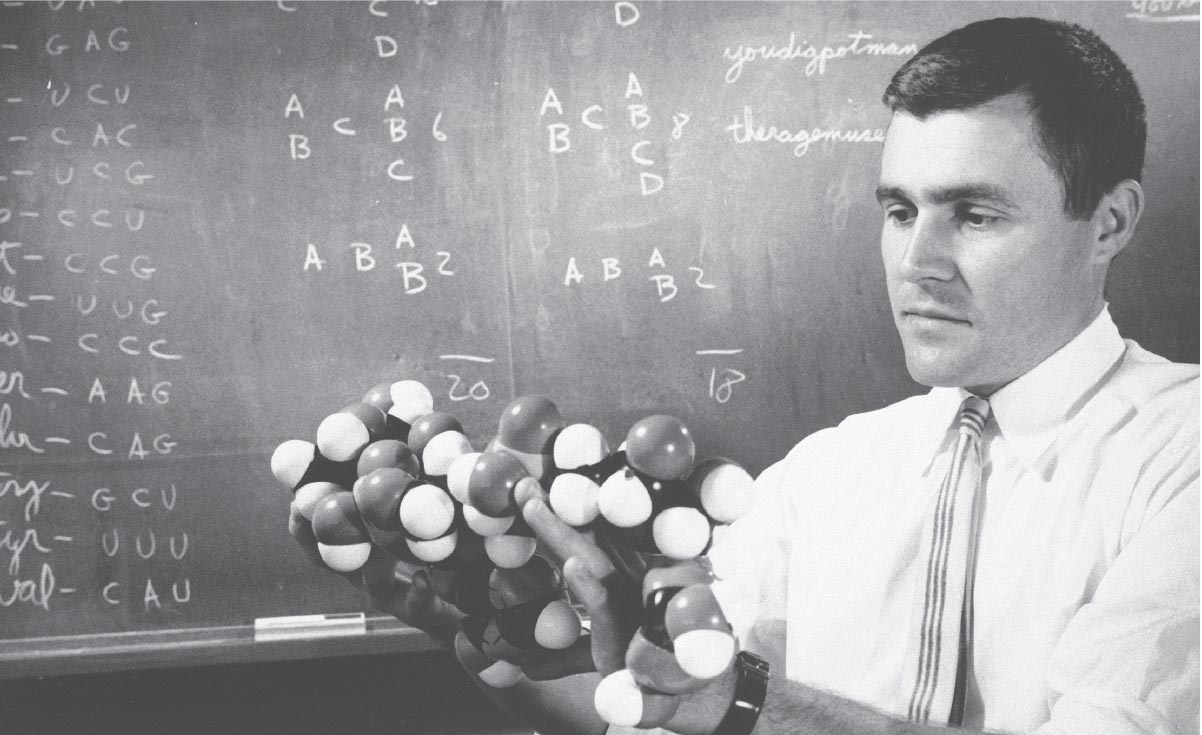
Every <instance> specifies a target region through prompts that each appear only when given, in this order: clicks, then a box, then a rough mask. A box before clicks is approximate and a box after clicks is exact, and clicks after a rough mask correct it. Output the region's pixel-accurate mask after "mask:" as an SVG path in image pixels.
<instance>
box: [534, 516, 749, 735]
mask: <svg viewBox="0 0 1202 735" xmlns="http://www.w3.org/2000/svg"><path fill="white" fill-rule="evenodd" d="M523 517H524V518H525V520H526V522H527V524H528V525H529V526H530V528H531V529H533V530H534V532H535V533H536V534H538V537H539V539H540V540H541V541H542V542H543V543H544V545H545V548H546V550H547V551H548V553H550V554H551V555H552V556H554V557H556V558H558V559H560V560H562V562H563V568H564V576H565V578H566V579H567V582H568V586H569V589H570V590H571V591H572V594H573V596H574V597H575V599H576V600H577V601H578V602H579V603H581V604H582V605H583V606H584V607H585V609H586V610H587V612H588V617H589V620H590V622H591V641H592V654H593V662H594V663H595V664H596V667H597V671H598V673H600V674H601V675H602V676H603V677H605V678H604V679H603V680H602V684H601V686H599V687H598V692H597V698H598V699H606V698H608V699H609V705H606V704H605V703H603V702H599V704H601V705H602V708H603V709H610V708H611V706H612V707H613V708H615V709H617V710H621V711H623V712H624V713H630V712H634V713H637V714H636V716H634V717H630V716H629V714H624V715H623V716H622V717H621V718H617V717H615V718H613V719H627V718H628V721H626V722H624V723H616V724H630V725H638V726H639V727H657V726H665V727H669V728H671V729H673V730H674V731H677V732H681V733H699V734H708V733H710V732H712V731H713V730H714V728H715V727H717V725H718V722H720V721H721V718H722V716H723V714H724V713H725V711H726V708H727V707H728V706H729V704H730V701H731V699H732V697H733V687H734V676H733V670H731V669H729V667H728V669H727V670H725V671H723V672H722V673H721V674H719V675H718V676H716V677H713V678H711V679H708V680H703V679H696V678H692V677H688V676H687V675H684V676H682V672H680V671H679V669H678V668H677V667H676V666H675V663H674V661H673V662H672V663H670V664H667V663H665V658H663V657H657V656H655V655H652V656H647V655H642V653H641V652H640V650H639V649H640V647H641V646H642V645H645V642H646V640H645V637H643V635H642V633H639V636H638V637H636V632H638V631H639V627H640V624H641V623H642V622H643V618H644V613H643V605H642V602H641V601H640V599H639V597H640V591H641V589H642V582H643V579H642V578H640V577H641V576H642V575H644V573H645V572H646V568H645V567H642V566H641V565H638V564H637V560H635V559H632V558H629V557H626V556H616V558H617V559H618V561H619V565H620V566H621V569H619V565H615V564H614V559H613V558H611V556H609V555H607V554H606V553H605V552H604V551H603V550H602V549H601V547H600V546H598V545H597V543H595V542H594V541H593V540H592V539H590V538H589V537H588V536H587V535H585V534H584V533H582V532H580V531H577V530H575V529H573V528H571V527H570V526H568V525H567V524H566V523H564V522H563V521H562V520H561V519H560V518H558V517H557V516H556V515H555V514H554V513H552V512H551V510H550V508H548V506H547V504H546V502H545V501H544V499H543V498H541V497H539V496H537V495H536V496H533V497H530V498H528V499H526V502H525V504H524V506H523ZM627 562H633V563H627ZM638 641H642V643H639V642H638ZM661 650H662V649H661ZM663 653H664V654H665V656H666V657H667V658H671V654H670V653H668V652H667V651H666V650H665V651H663ZM632 665H633V667H634V668H631V666H632ZM668 692H672V693H668ZM607 714H610V715H611V717H612V713H607V712H602V715H603V716H606V715H607Z"/></svg>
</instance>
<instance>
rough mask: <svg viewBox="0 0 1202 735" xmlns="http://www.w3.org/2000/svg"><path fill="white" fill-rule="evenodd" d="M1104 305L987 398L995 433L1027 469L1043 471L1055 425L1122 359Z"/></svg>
mask: <svg viewBox="0 0 1202 735" xmlns="http://www.w3.org/2000/svg"><path fill="white" fill-rule="evenodd" d="M1125 350H1126V345H1125V344H1124V342H1123V338H1122V337H1121V336H1120V335H1119V330H1118V327H1116V326H1115V325H1114V321H1113V320H1112V319H1111V318H1110V309H1109V307H1107V306H1103V307H1102V311H1101V313H1099V314H1098V316H1097V317H1095V318H1094V320H1093V322H1091V323H1090V325H1089V326H1088V327H1086V328H1085V329H1083V330H1081V332H1080V333H1079V334H1078V335H1077V336H1076V337H1074V338H1073V339H1072V340H1070V341H1069V342H1068V344H1066V345H1064V346H1063V347H1061V348H1060V349H1059V350H1057V351H1055V352H1053V353H1052V354H1051V355H1049V356H1048V358H1047V359H1045V360H1044V361H1043V362H1041V363H1039V364H1038V365H1036V366H1035V367H1034V368H1032V369H1031V370H1030V371H1028V372H1027V373H1026V374H1024V375H1021V376H1019V377H1018V378H1017V379H1015V380H1013V381H1011V382H1010V383H1008V384H1007V385H1005V386H1004V387H1002V388H1001V389H1000V390H998V391H997V392H996V393H994V394H993V395H992V396H990V398H989V405H990V407H991V408H992V410H993V415H994V417H995V418H996V421H997V427H998V431H999V432H1000V433H1001V435H1002V437H1003V438H1004V439H1005V440H1006V442H1007V443H1008V444H1009V445H1010V447H1011V448H1012V449H1013V450H1014V452H1015V454H1016V455H1017V456H1018V458H1019V459H1020V460H1021V461H1022V462H1023V463H1025V464H1026V465H1027V467H1028V468H1030V469H1032V470H1034V471H1036V472H1039V473H1040V474H1044V472H1045V470H1046V469H1047V463H1048V461H1049V459H1050V457H1051V453H1050V452H1049V451H1048V449H1049V448H1051V446H1052V444H1053V443H1054V442H1055V440H1056V437H1057V435H1058V434H1059V429H1060V428H1061V427H1062V426H1063V425H1064V423H1065V422H1066V421H1067V420H1068V419H1070V418H1071V417H1072V416H1073V415H1075V414H1076V412H1077V411H1078V410H1080V407H1081V405H1082V403H1083V402H1084V401H1083V399H1085V398H1086V397H1087V396H1089V395H1092V394H1093V393H1094V391H1095V389H1096V388H1097V386H1098V384H1099V383H1101V382H1102V380H1103V379H1104V378H1105V377H1106V375H1107V374H1108V373H1109V372H1110V371H1111V369H1112V368H1113V367H1114V366H1115V364H1116V363H1117V362H1118V361H1119V360H1120V359H1121V358H1122V356H1123V352H1124V351H1125Z"/></svg>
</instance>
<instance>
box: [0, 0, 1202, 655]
mask: <svg viewBox="0 0 1202 735" xmlns="http://www.w3.org/2000/svg"><path fill="white" fill-rule="evenodd" d="M1007 13H1008V14H1037V15H1045V16H1048V17H1053V18H1064V19H1069V20H1074V21H1078V22H1081V23H1083V24H1085V25H1087V26H1089V27H1091V28H1094V29H1095V30H1097V31H1098V32H1099V33H1100V34H1101V35H1102V36H1103V37H1104V38H1106V39H1107V40H1108V41H1109V42H1110V43H1112V45H1113V46H1114V47H1115V48H1116V50H1117V51H1118V52H1119V53H1120V54H1121V55H1122V56H1123V58H1124V59H1126V60H1127V62H1128V64H1129V65H1130V66H1131V68H1132V69H1133V71H1134V73H1135V76H1136V78H1137V79H1138V80H1139V82H1140V84H1141V85H1142V88H1143V91H1144V94H1145V97H1146V100H1147V103H1148V108H1149V126H1150V131H1149V138H1150V144H1149V150H1148V163H1147V168H1146V176H1145V188H1146V190H1147V192H1148V202H1149V204H1148V211H1147V215H1146V216H1145V218H1144V221H1143V224H1142V226H1141V229H1140V232H1139V235H1138V237H1137V241H1136V242H1135V243H1134V244H1133V245H1132V247H1131V248H1130V250H1129V252H1127V253H1125V254H1124V255H1123V256H1122V257H1121V258H1120V259H1119V261H1118V262H1117V263H1116V265H1115V267H1114V272H1113V275H1112V280H1111V283H1110V284H1109V291H1108V297H1109V299H1110V302H1111V304H1112V311H1113V313H1114V315H1115V317H1116V319H1117V321H1118V323H1119V324H1120V327H1122V328H1123V329H1124V331H1125V332H1126V334H1127V335H1128V336H1130V337H1133V338H1135V339H1137V340H1138V341H1140V342H1141V343H1142V344H1143V345H1144V346H1146V347H1148V348H1150V349H1152V350H1154V351H1156V352H1159V353H1161V354H1164V355H1166V356H1168V357H1170V358H1172V359H1176V360H1185V361H1191V362H1196V361H1197V359H1198V331H1199V330H1198V198H1199V192H1198V178H1197V172H1198V169H1199V165H1198V66H1199V64H1198V61H1199V59H1198V8H1197V3H1196V2H1195V3H1178V2H1167V1H1158V0H1139V1H1138V2H1135V3H1089V4H1086V3H1063V4H1059V3H1049V4H1031V3H1021V4H1018V3H1016V4H1012V5H1003V4H1000V3H988V4H983V3H942V2H918V3H900V2H898V3H892V2H885V3H881V2H872V3H782V2H770V3H769V2H765V3H758V2H737V3H736V2H730V3H724V2H706V3H687V2H678V3H664V4H658V3H650V2H617V3H615V2H601V3H592V2H547V3H528V4H524V3H505V4H500V3H476V2H454V3H451V2H441V3H438V2H433V1H429V0H428V1H425V2H421V1H419V2H410V1H408V0H405V1H402V2H377V3H371V4H367V3H303V2H281V3H263V2H255V3H240V2H221V3H186V2H179V3H127V4H108V3H91V2H84V3H78V2H63V0H57V1H55V2H50V3H20V2H5V3H3V4H2V6H0V110H2V111H3V114H0V240H2V241H3V246H2V249H0V365H2V366H3V367H2V371H0V472H2V474H0V522H2V524H3V525H0V635H2V636H3V638H4V640H3V641H0V676H7V677H13V676H22V675H29V674H33V673H46V672H51V671H64V670H67V671H75V670H81V669H87V668H105V667H109V668H112V667H135V666H147V665H169V664H172V663H178V662H181V661H194V660H197V659H200V660H214V661H217V660H247V659H257V658H272V657H282V656H289V655H320V654H323V653H328V652H329V651H331V650H339V651H361V650H368V649H370V650H405V649H407V648H410V649H415V648H422V647H426V646H430V645H432V643H431V642H430V641H428V640H427V639H425V638H424V637H423V636H420V635H418V634H417V633H416V632H414V631H411V630H408V629H406V628H404V627H403V626H399V625H395V624H393V625H389V624H387V623H385V622H383V621H381V620H378V619H374V618H373V621H374V622H373V623H372V625H371V626H370V631H371V634H369V635H368V636H366V637H360V638H358V639H357V640H356V641H350V640H338V641H334V642H325V643H321V644H314V645H313V646H306V647H304V651H306V652H308V653H304V652H300V653H298V652H297V650H296V649H287V648H286V647H285V648H281V647H271V646H269V645H266V644H255V643H254V642H253V639H252V638H251V637H250V635H249V632H248V631H249V630H250V626H251V624H252V623H253V621H254V620H255V619H257V618H262V617H272V616H283V615H299V614H314V613H336V612H351V611H357V610H363V609H365V608H364V605H365V602H364V600H362V599H359V598H357V597H356V596H355V595H354V594H352V593H350V592H349V591H348V588H347V587H345V585H344V584H343V583H342V582H341V581H340V580H337V579H335V578H334V577H332V576H331V575H323V574H321V573H319V572H318V571H317V570H315V569H314V568H313V567H312V566H311V565H309V563H308V562H307V561H305V560H304V559H303V558H302V556H301V555H300V554H299V553H298V552H297V550H296V549H294V548H293V545H292V542H291V541H290V539H289V538H288V537H287V533H286V524H285V519H286V514H287V513H286V511H287V505H288V502H289V495H288V492H287V491H286V490H284V489H282V488H279V487H277V485H276V483H275V481H274V480H273V478H272V477H271V475H270V472H269V469H268V458H269V456H270V454H271V451H272V450H273V448H274V447H275V446H276V445H277V444H278V443H279V442H281V441H283V440H285V439H289V438H310V439H311V438H312V432H313V430H314V428H315V427H316V425H317V423H318V422H319V421H320V420H321V418H322V417H324V416H325V415H326V414H328V413H330V412H332V411H334V410H336V409H338V408H339V407H341V406H342V405H344V404H345V403H347V402H348V401H350V400H353V399H356V398H357V397H358V396H360V395H361V394H362V393H363V392H364V391H365V390H366V389H367V388H369V387H371V386H373V385H375V384H377V383H380V382H385V381H392V380H397V379H400V378H412V379H417V380H421V381H423V382H425V383H426V384H427V385H428V386H430V387H431V388H432V390H433V391H434V393H435V396H436V402H437V406H438V408H440V409H442V410H447V411H450V412H452V413H455V414H456V415H458V416H459V417H460V418H461V420H462V421H463V423H464V424H465V426H466V427H467V429H468V432H469V434H470V435H471V437H472V439H473V440H474V441H475V442H477V444H478V445H483V443H484V442H486V441H487V440H488V438H489V437H490V435H491V433H492V432H493V431H494V430H495V426H496V421H497V418H498V417H499V415H500V412H501V410H502V408H503V407H504V406H505V405H506V403H508V401H509V400H511V399H512V398H513V397H514V396H517V395H522V394H527V393H542V394H545V395H548V396H550V397H552V398H553V399H554V400H555V401H556V402H557V403H558V404H559V406H560V408H561V410H562V412H563V413H564V415H565V416H566V417H567V419H568V420H569V421H587V422H590V423H593V424H595V425H597V426H599V427H600V428H601V429H602V430H603V431H604V432H605V433H606V435H607V436H608V437H609V439H610V441H611V442H613V443H614V444H615V445H616V443H617V442H618V441H620V440H621V438H622V436H623V435H624V433H625V430H626V429H627V428H628V427H629V426H630V424H632V423H633V422H634V421H636V420H637V419H639V418H641V417H643V416H645V415H648V414H651V413H672V414H675V415H677V416H679V417H681V418H682V419H684V420H685V421H686V422H687V423H688V424H689V425H690V426H691V427H692V429H693V431H694V433H695V434H696V436H697V438H698V443H699V453H700V454H701V455H703V456H714V455H725V456H730V457H733V458H734V459H737V460H739V461H741V462H743V463H744V464H745V465H747V466H748V467H749V468H750V469H752V470H753V471H756V472H758V471H759V470H762V469H763V468H764V467H765V466H766V465H767V464H768V463H770V462H771V461H772V460H773V459H775V458H777V457H780V456H781V455H783V453H784V452H785V451H786V450H787V449H788V448H789V447H790V446H792V445H793V444H794V443H795V442H796V441H798V440H799V439H800V438H801V437H803V436H805V435H806V434H807V433H810V432H812V431H814V430H816V429H819V428H822V427H825V426H829V425H831V424H833V423H835V422H836V421H838V420H839V419H840V418H841V417H843V416H844V415H846V414H848V413H852V412H856V411H862V410H867V409H872V408H875V407H879V406H882V405H884V404H886V403H889V402H891V401H894V400H896V399H899V398H901V397H904V396H906V395H910V394H913V393H915V392H917V391H918V390H920V388H919V387H918V386H916V385H914V384H913V383H911V382H910V381H909V379H908V378H907V376H906V373H905V370H904V365H903V363H902V360H901V356H900V345H899V343H898V341H897V338H896V336H895V334H894V330H893V326H892V322H891V319H890V317H889V312H888V307H887V303H886V300H885V289H884V285H883V274H882V271H881V268H880V266H879V264H878V257H879V256H878V253H877V229H878V227H879V223H880V214H879V213H878V211H877V208H876V205H875V203H874V201H873V196H872V190H873V188H874V186H875V182H876V166H877V159H878V156H879V153H880V147H881V146H880V141H881V139H882V136H883V131H884V129H885V127H886V125H887V121H888V116H887V113H886V111H885V109H884V108H883V107H882V105H881V104H880V103H879V97H880V94H881V91H882V90H883V87H884V85H885V83H886V82H887V80H888V78H889V76H890V75H891V73H892V72H893V70H894V69H895V68H896V67H897V66H898V65H899V64H900V63H901V62H902V61H903V60H904V59H905V58H906V57H907V56H908V55H910V54H912V53H913V52H914V51H915V50H916V49H917V48H918V47H919V46H921V45H922V44H923V43H925V42H926V41H928V40H930V39H932V38H933V37H935V36H936V35H938V34H939V33H941V32H943V31H945V30H949V29H951V28H953V27H956V26H959V25H962V24H963V23H966V22H968V21H971V20H974V19H978V18H982V17H986V16H989V15H999V14H1007Z"/></svg>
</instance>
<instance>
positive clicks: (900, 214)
mask: <svg viewBox="0 0 1202 735" xmlns="http://www.w3.org/2000/svg"><path fill="white" fill-rule="evenodd" d="M885 219H887V220H889V221H890V222H893V223H894V224H899V225H904V224H908V223H909V222H910V221H911V220H912V219H914V212H912V211H911V210H909V209H908V208H906V207H897V206H894V207H887V208H886V209H885Z"/></svg>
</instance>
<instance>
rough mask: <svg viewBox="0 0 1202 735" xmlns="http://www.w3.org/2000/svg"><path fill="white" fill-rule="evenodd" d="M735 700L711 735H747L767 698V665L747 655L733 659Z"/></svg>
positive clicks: (741, 652) (740, 652)
mask: <svg viewBox="0 0 1202 735" xmlns="http://www.w3.org/2000/svg"><path fill="white" fill-rule="evenodd" d="M735 675H736V679H735V698H734V701H733V702H731V703H730V709H728V710H726V715H725V716H724V717H723V718H722V721H721V722H719V723H718V729H716V730H714V735H749V733H750V732H751V730H752V728H754V727H755V723H756V720H758V719H759V717H760V710H761V709H763V707H764V697H765V696H766V695H767V694H768V662H767V661H765V660H764V659H762V658H760V657H759V656H757V655H755V654H754V653H751V652H750V651H739V655H738V656H735Z"/></svg>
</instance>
